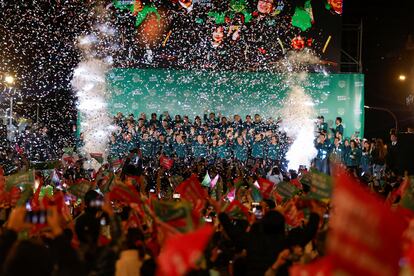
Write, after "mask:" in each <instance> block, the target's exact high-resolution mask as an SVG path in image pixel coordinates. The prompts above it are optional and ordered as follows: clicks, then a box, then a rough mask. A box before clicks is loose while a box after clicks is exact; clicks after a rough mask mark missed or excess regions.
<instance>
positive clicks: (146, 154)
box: [139, 133, 154, 161]
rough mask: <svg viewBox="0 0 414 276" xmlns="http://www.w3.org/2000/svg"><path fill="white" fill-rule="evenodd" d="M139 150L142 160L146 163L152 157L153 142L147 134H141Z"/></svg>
mask: <svg viewBox="0 0 414 276" xmlns="http://www.w3.org/2000/svg"><path fill="white" fill-rule="evenodd" d="M139 149H140V150H141V153H142V158H143V160H144V161H147V160H149V159H151V158H152V157H153V156H154V142H153V141H152V139H151V138H150V137H149V134H148V133H143V134H142V139H141V141H140V143H139Z"/></svg>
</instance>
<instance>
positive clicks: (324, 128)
mask: <svg viewBox="0 0 414 276" xmlns="http://www.w3.org/2000/svg"><path fill="white" fill-rule="evenodd" d="M316 124H317V125H316V126H317V131H318V133H321V132H322V133H328V124H327V123H326V122H325V118H324V117H323V116H319V117H318V122H317V123H316Z"/></svg>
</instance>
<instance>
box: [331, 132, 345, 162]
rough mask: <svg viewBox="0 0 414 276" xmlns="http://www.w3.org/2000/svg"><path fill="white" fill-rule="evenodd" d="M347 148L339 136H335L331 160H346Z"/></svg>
mask: <svg viewBox="0 0 414 276" xmlns="http://www.w3.org/2000/svg"><path fill="white" fill-rule="evenodd" d="M344 155H345V149H344V146H343V145H342V144H341V142H340V140H339V138H338V137H335V138H334V142H333V145H332V149H331V152H330V154H329V160H330V162H331V163H333V164H342V163H343V161H344Z"/></svg>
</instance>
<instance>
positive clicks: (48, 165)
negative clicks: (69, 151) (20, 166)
mask: <svg viewBox="0 0 414 276" xmlns="http://www.w3.org/2000/svg"><path fill="white" fill-rule="evenodd" d="M59 165H60V160H52V161H46V162H30V168H32V169H35V170H39V171H43V170H53V169H55V168H57V167H59Z"/></svg>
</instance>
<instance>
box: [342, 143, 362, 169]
mask: <svg viewBox="0 0 414 276" xmlns="http://www.w3.org/2000/svg"><path fill="white" fill-rule="evenodd" d="M349 146H350V148H349V153H348V155H347V158H346V160H345V165H346V166H347V168H348V169H349V170H350V171H351V172H353V173H358V168H359V165H360V162H361V149H360V148H358V145H357V143H356V141H355V140H351V141H350V142H349Z"/></svg>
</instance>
